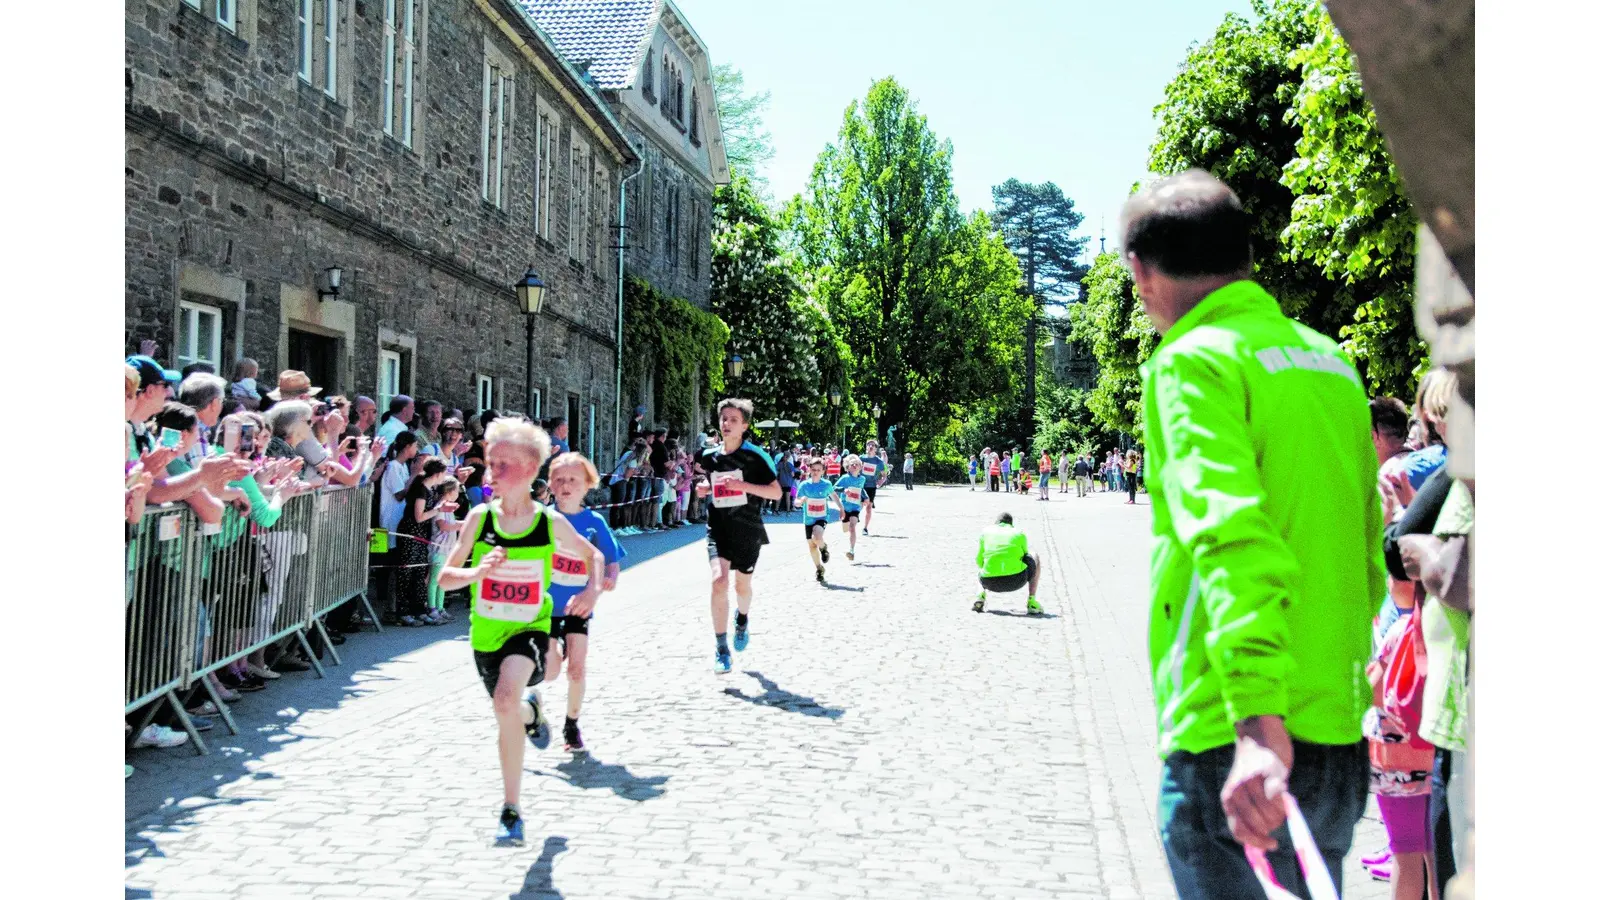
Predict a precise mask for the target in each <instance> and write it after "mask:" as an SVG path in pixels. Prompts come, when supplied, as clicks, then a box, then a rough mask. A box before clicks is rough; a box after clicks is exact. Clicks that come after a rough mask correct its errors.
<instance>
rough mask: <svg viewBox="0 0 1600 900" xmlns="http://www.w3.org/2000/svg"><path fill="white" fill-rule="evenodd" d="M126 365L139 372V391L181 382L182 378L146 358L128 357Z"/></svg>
mask: <svg viewBox="0 0 1600 900" xmlns="http://www.w3.org/2000/svg"><path fill="white" fill-rule="evenodd" d="M128 365H130V366H133V367H134V368H135V369H138V370H139V390H141V391H142V390H144V389H145V388H147V387H149V386H150V385H152V384H161V383H162V382H167V383H169V384H178V383H180V382H182V381H183V376H182V375H180V374H178V373H177V372H174V371H172V370H171V369H166V368H162V366H161V363H158V362H156V361H155V360H153V359H151V358H150V357H148V356H130V357H128Z"/></svg>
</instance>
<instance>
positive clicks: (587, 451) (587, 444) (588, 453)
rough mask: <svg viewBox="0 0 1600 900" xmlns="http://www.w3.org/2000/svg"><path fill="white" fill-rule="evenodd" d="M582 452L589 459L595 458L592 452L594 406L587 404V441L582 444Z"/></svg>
mask: <svg viewBox="0 0 1600 900" xmlns="http://www.w3.org/2000/svg"><path fill="white" fill-rule="evenodd" d="M583 452H584V454H585V455H586V456H588V457H589V458H590V459H594V458H595V451H594V404H593V403H591V404H589V439H588V440H587V441H585V442H584V444H583Z"/></svg>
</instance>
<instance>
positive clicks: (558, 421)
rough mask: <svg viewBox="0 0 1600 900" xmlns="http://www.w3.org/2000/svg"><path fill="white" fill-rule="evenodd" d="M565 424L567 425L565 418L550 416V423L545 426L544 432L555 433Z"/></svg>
mask: <svg viewBox="0 0 1600 900" xmlns="http://www.w3.org/2000/svg"><path fill="white" fill-rule="evenodd" d="M565 424H567V417H566V416H551V417H550V421H549V422H547V423H546V424H545V426H544V430H545V431H555V430H556V429H557V428H560V427H561V426H563V425H565Z"/></svg>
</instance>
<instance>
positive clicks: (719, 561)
mask: <svg viewBox="0 0 1600 900" xmlns="http://www.w3.org/2000/svg"><path fill="white" fill-rule="evenodd" d="M754 417H755V405H754V404H752V403H751V402H750V401H749V400H734V399H728V400H724V401H722V402H721V403H718V404H717V422H718V425H719V427H720V428H721V430H722V443H721V444H720V445H717V446H715V447H712V448H711V449H709V450H706V451H705V452H704V453H701V454H700V459H699V463H700V468H701V469H702V470H704V471H705V473H706V475H707V478H706V479H703V480H701V481H700V482H698V483H697V484H696V485H695V493H696V494H697V495H699V496H701V497H707V496H709V497H710V498H711V503H710V505H709V507H708V509H707V513H706V553H707V555H708V556H709V557H710V560H711V630H712V631H713V632H714V633H715V634H716V637H717V659H716V672H717V674H719V675H723V674H727V672H729V671H730V670H731V669H732V668H733V654H732V653H730V652H729V651H728V571H729V570H730V569H731V570H733V582H734V591H735V593H736V594H737V595H738V603H739V613H738V615H737V616H736V617H735V619H734V634H733V649H735V650H739V651H743V650H744V648H745V647H748V646H749V645H750V601H751V600H752V599H753V596H754V595H753V589H752V588H751V585H750V577H751V575H752V574H753V573H754V572H755V570H756V561H757V560H758V559H759V558H760V557H761V547H762V545H763V544H765V543H767V527H766V525H765V524H764V523H763V522H762V521H761V502H762V501H763V500H776V499H778V498H779V497H780V496H782V495H783V488H781V487H779V485H778V467H777V466H776V465H774V464H773V462H772V457H770V456H768V455H767V452H766V451H765V450H762V449H761V448H760V447H758V446H756V445H755V444H752V443H749V442H748V441H746V440H745V438H746V437H747V436H748V434H749V431H750V423H751V421H752V420H753V419H754Z"/></svg>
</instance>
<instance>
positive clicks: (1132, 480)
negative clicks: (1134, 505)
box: [1123, 472, 1139, 501]
mask: <svg viewBox="0 0 1600 900" xmlns="http://www.w3.org/2000/svg"><path fill="white" fill-rule="evenodd" d="M1123 477H1124V478H1126V479H1127V481H1128V500H1129V501H1134V500H1137V499H1139V476H1138V475H1137V474H1135V473H1133V472H1129V473H1128V474H1127V475H1125V476H1123Z"/></svg>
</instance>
